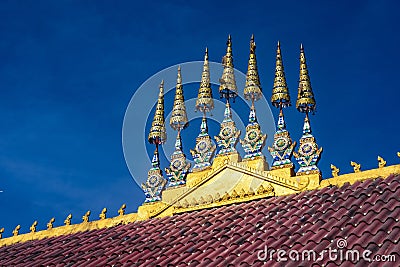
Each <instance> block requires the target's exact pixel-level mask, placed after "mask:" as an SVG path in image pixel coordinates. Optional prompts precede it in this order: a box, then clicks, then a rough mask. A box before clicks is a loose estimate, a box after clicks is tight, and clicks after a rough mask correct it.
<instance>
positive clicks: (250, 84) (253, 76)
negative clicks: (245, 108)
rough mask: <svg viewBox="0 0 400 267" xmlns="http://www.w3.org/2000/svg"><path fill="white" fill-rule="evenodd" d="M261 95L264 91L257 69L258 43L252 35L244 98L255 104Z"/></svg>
mask: <svg viewBox="0 0 400 267" xmlns="http://www.w3.org/2000/svg"><path fill="white" fill-rule="evenodd" d="M261 95H262V89H261V84H260V78H259V75H258V69H257V59H256V43H255V42H254V35H252V36H251V40H250V56H249V62H248V66H247V75H246V85H245V87H244V98H245V99H246V100H251V101H252V102H254V101H257V100H258V99H260V98H261Z"/></svg>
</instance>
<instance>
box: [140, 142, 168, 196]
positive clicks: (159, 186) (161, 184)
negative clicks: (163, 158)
mask: <svg viewBox="0 0 400 267" xmlns="http://www.w3.org/2000/svg"><path fill="white" fill-rule="evenodd" d="M151 165H152V168H151V169H150V170H149V171H148V173H147V180H146V182H145V183H143V184H142V189H143V191H144V194H145V196H146V199H145V201H144V202H145V203H148V202H154V201H159V200H161V192H162V190H164V188H165V185H166V183H167V181H166V180H165V178H164V177H163V174H162V170H161V168H160V159H159V155H158V146H156V149H155V150H154V155H153V159H152V161H151Z"/></svg>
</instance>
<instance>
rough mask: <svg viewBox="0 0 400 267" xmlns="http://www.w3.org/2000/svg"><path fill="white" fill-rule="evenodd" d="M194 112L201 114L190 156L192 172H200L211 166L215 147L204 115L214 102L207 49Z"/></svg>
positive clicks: (212, 106) (209, 110)
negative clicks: (192, 161)
mask: <svg viewBox="0 0 400 267" xmlns="http://www.w3.org/2000/svg"><path fill="white" fill-rule="evenodd" d="M195 108H196V111H200V112H202V113H203V118H202V120H201V125H200V134H199V135H198V136H197V137H196V146H195V148H194V149H191V150H190V154H191V155H192V157H193V160H194V163H195V164H194V166H193V169H192V171H193V172H197V171H202V170H204V169H206V168H209V167H210V166H211V159H212V158H213V156H214V153H215V149H216V145H215V143H214V141H213V140H212V139H211V137H210V135H209V134H208V126H207V117H206V113H207V112H211V110H212V109H213V108H214V100H213V96H212V90H211V82H210V70H209V66H208V49H207V48H206V52H205V55H204V64H203V72H202V74H201V82H200V88H199V93H198V96H197V100H196V107H195Z"/></svg>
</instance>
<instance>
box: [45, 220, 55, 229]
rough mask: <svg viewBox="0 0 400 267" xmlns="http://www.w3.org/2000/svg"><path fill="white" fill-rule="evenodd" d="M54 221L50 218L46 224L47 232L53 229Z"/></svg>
mask: <svg viewBox="0 0 400 267" xmlns="http://www.w3.org/2000/svg"><path fill="white" fill-rule="evenodd" d="M55 220H56V219H54V218H51V219H50V221H49V222H48V223H47V230H51V229H53V223H54V222H55Z"/></svg>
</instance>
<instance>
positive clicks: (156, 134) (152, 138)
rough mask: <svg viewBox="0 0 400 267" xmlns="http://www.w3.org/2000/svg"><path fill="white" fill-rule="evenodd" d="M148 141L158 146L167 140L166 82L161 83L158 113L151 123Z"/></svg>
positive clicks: (156, 112)
mask: <svg viewBox="0 0 400 267" xmlns="http://www.w3.org/2000/svg"><path fill="white" fill-rule="evenodd" d="M148 140H149V143H150V144H156V145H159V144H164V143H165V142H166V140H167V133H166V130H165V117H164V80H162V81H161V83H160V92H159V94H158V100H157V106H156V111H155V113H154V118H153V121H152V123H151V128H150V132H149V136H148Z"/></svg>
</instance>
